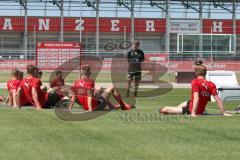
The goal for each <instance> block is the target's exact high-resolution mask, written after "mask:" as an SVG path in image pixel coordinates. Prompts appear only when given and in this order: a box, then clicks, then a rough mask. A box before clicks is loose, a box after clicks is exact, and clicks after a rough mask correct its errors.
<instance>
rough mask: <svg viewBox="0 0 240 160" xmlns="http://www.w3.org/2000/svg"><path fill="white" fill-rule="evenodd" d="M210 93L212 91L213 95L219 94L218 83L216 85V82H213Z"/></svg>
mask: <svg viewBox="0 0 240 160" xmlns="http://www.w3.org/2000/svg"><path fill="white" fill-rule="evenodd" d="M210 93H211V95H213V96H216V95H217V94H218V93H217V88H216V85H215V84H214V83H211V87H210Z"/></svg>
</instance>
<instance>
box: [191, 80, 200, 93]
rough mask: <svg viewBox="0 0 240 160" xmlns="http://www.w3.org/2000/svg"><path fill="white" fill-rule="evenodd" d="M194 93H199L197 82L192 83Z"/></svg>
mask: <svg viewBox="0 0 240 160" xmlns="http://www.w3.org/2000/svg"><path fill="white" fill-rule="evenodd" d="M191 85H192V92H199V87H198V83H196V81H192V84H191Z"/></svg>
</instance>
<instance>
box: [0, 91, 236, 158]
mask: <svg viewBox="0 0 240 160" xmlns="http://www.w3.org/2000/svg"><path fill="white" fill-rule="evenodd" d="M1 92H2V93H5V92H3V91H1ZM188 97H189V90H188V89H174V90H173V91H171V92H170V93H168V94H167V95H164V96H160V97H156V98H138V99H137V109H135V110H132V111H130V112H129V111H126V112H123V111H113V112H110V113H108V114H106V115H104V116H102V117H99V118H97V119H93V120H90V121H85V122H66V121H62V120H60V119H58V118H57V117H56V116H55V114H54V111H53V110H43V111H36V110H33V109H20V110H19V109H11V108H6V107H0V159H2V160H16V159H18V160H26V159H32V160H42V159H45V160H80V159H83V160H96V159H100V160H113V159H114V160H118V159H119V160H123V159H124V160H126V159H129V160H140V159H141V160H142V159H143V160H144V159H146V160H150V159H151V160H156V159H163V160H176V159H180V160H192V159H203V160H206V159H217V160H221V159H222V160H225V159H233V160H235V159H239V157H238V156H239V154H240V153H239V144H240V138H239V137H240V136H239V134H240V125H239V120H240V117H239V116H238V115H235V116H233V117H223V116H203V117H198V118H194V119H190V118H189V117H175V118H173V117H174V116H167V117H166V116H165V117H161V118H159V119H150V118H149V119H146V118H145V116H146V115H151V114H158V109H159V107H160V106H164V105H177V104H178V103H179V102H182V101H183V100H186V99H188ZM237 105H238V103H237V102H231V103H230V102H228V103H225V106H226V108H227V110H233V109H234V108H235V107H236V106H237ZM215 109H217V108H216V105H215V104H214V103H210V104H209V105H208V112H209V113H212V114H218V113H219V111H218V110H215ZM136 114H140V115H141V116H140V119H137V118H132V119H130V118H129V117H130V115H136Z"/></svg>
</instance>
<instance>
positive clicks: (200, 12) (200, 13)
mask: <svg viewBox="0 0 240 160" xmlns="http://www.w3.org/2000/svg"><path fill="white" fill-rule="evenodd" d="M202 9H203V4H202V0H199V11H198V13H199V23H200V37H199V52H200V53H199V58H200V59H201V60H202V57H203V55H202V54H203V52H202V51H203V37H202V33H203V13H202Z"/></svg>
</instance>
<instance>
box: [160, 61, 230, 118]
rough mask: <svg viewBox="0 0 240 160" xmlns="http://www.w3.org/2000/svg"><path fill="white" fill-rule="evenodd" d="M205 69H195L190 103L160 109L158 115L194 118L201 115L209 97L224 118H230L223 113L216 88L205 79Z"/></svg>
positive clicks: (201, 67)
mask: <svg viewBox="0 0 240 160" xmlns="http://www.w3.org/2000/svg"><path fill="white" fill-rule="evenodd" d="M206 73H207V69H206V67H205V66H203V65H198V66H196V67H195V74H196V76H197V78H196V79H194V80H192V82H191V86H192V96H191V100H190V101H186V102H183V103H181V104H180V105H178V106H177V107H163V108H161V109H160V113H165V114H185V113H187V114H190V115H191V116H193V117H195V116H197V115H202V114H203V112H204V110H205V107H206V105H207V103H208V101H210V99H211V95H212V96H213V97H214V99H215V100H216V102H217V106H218V107H219V109H220V110H221V111H222V113H223V115H224V116H231V114H228V113H226V112H225V110H224V107H223V103H222V101H221V99H220V98H219V96H218V94H217V90H216V86H215V84H214V83H213V82H211V81H207V80H206V79H205V76H206Z"/></svg>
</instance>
